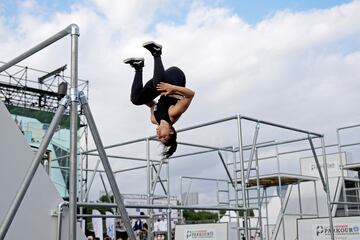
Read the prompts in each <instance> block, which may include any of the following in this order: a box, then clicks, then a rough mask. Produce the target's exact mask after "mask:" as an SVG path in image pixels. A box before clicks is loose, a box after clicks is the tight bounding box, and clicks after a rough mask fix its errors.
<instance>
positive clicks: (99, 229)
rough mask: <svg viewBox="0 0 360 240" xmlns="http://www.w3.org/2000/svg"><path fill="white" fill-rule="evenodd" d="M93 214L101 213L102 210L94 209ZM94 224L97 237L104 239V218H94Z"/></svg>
mask: <svg viewBox="0 0 360 240" xmlns="http://www.w3.org/2000/svg"><path fill="white" fill-rule="evenodd" d="M92 214H93V215H100V212H99V211H98V210H95V209H94V210H93V211H92ZM92 224H93V229H94V232H95V237H98V238H99V239H100V240H103V234H104V233H103V222H102V218H92Z"/></svg>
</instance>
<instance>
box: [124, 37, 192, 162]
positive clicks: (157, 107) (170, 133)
mask: <svg viewBox="0 0 360 240" xmlns="http://www.w3.org/2000/svg"><path fill="white" fill-rule="evenodd" d="M143 47H144V48H146V49H147V50H149V51H150V53H151V54H152V55H153V57H154V75H153V78H152V79H150V80H149V81H148V82H147V83H146V84H145V85H143V77H142V70H143V67H144V58H128V59H125V60H124V62H125V63H126V64H130V66H131V67H133V68H134V69H135V77H134V81H133V84H132V87H131V98H130V99H131V102H132V103H133V104H135V105H144V104H145V105H147V106H148V107H149V108H150V109H151V122H152V123H153V124H156V125H157V127H156V135H157V137H158V139H159V141H160V142H161V143H162V144H164V146H166V148H165V149H164V152H163V156H164V157H166V158H168V157H170V156H171V155H172V154H173V153H174V152H175V151H176V148H177V142H176V131H175V128H174V127H173V124H174V123H175V122H176V121H177V120H178V119H179V118H180V116H181V115H182V114H183V113H184V112H185V111H186V110H187V108H188V107H189V105H190V103H191V100H192V99H193V97H194V94H195V93H194V91H192V90H191V89H189V88H186V87H185V84H186V79H185V74H184V72H183V71H182V70H181V69H180V68H178V67H170V68H168V69H166V70H165V69H164V66H163V63H162V60H161V53H162V46H161V45H160V44H158V43H155V42H152V41H151V42H146V43H144V44H143ZM159 95H160V98H159V100H158V102H155V100H154V99H155V98H156V97H158V96H159Z"/></svg>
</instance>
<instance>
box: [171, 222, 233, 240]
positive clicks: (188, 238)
mask: <svg viewBox="0 0 360 240" xmlns="http://www.w3.org/2000/svg"><path fill="white" fill-rule="evenodd" d="M227 236H228V234H227V223H214V224H191V225H176V228H175V239H176V240H227V239H228V238H227Z"/></svg>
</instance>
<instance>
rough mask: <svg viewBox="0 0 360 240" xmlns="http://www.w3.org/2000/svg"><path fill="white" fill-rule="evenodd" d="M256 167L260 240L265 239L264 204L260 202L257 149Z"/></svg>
mask: <svg viewBox="0 0 360 240" xmlns="http://www.w3.org/2000/svg"><path fill="white" fill-rule="evenodd" d="M255 161H256V162H255V164H256V165H255V166H256V190H257V199H258V208H259V210H258V211H259V216H258V217H259V219H258V222H259V224H258V225H259V229H260V239H261V240H262V239H263V231H262V214H261V209H262V203H261V201H260V179H259V156H258V151H257V149H255Z"/></svg>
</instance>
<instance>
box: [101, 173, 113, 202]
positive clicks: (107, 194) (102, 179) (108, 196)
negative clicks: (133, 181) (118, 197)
mask: <svg viewBox="0 0 360 240" xmlns="http://www.w3.org/2000/svg"><path fill="white" fill-rule="evenodd" d="M99 175H100V179H101V182H102V185H103V187H104V190H105V193H106V196H107V198H108V200H109V202H111V198H110V195H109V191H108V190H107V187H106V185H105V181H104V178H103V176H102V174H101V173H99Z"/></svg>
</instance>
